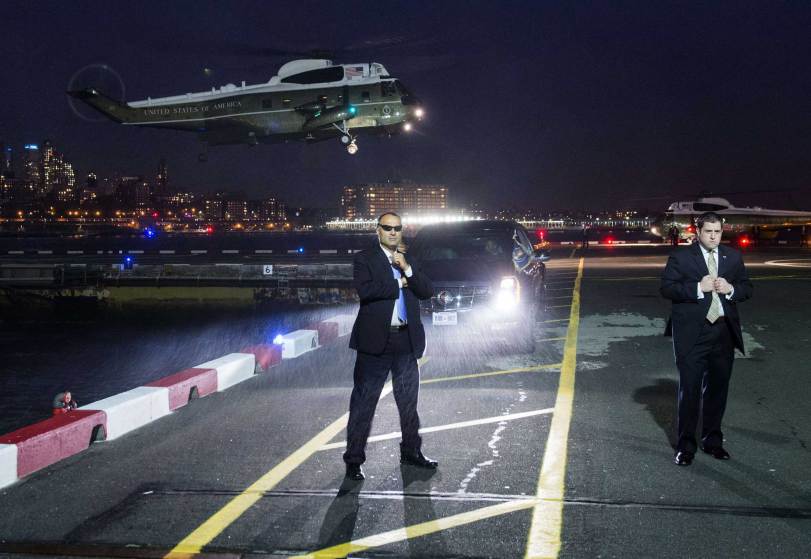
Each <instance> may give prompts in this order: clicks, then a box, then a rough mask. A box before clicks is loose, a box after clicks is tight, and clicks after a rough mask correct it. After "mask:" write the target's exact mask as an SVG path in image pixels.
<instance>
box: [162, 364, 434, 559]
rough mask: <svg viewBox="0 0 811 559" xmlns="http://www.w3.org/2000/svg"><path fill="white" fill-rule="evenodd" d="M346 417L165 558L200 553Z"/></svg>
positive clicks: (332, 435)
mask: <svg viewBox="0 0 811 559" xmlns="http://www.w3.org/2000/svg"><path fill="white" fill-rule="evenodd" d="M428 359H429V358H428V357H423V358H422V359H420V360H419V361H418V363H419V364H420V365H424V364H425V363H427V361H428ZM391 391H392V384H391V381H389V382H387V383H386V384H385V385H384V386H383V390H382V392H381V393H380V399H381V400H382V399H383V398H384V397H385V396H386V395H388V394H389V393H391ZM348 419H349V412H347V413H345V414H343V415H342V416H341V417H339V418H338V419H336V420H335V421H333V422H332V423H330V424H329V425H327V426H326V427H325V428H324V429H323V430H322V431H321V432H320V433H318V434H317V435H316V436H314V437H313V438H312V439H310V440H309V441H307V442H306V443H305V444H304V445H303V446H301V447H300V448H299V449H298V450H296V451H295V452H293V454H291V455H290V456H288V457H287V458H285V459H284V460H282V461H281V462H279V464H277V465H276V466H274V467H273V468H272V469H271V470H270V471H269V472H267V473H266V474H265V475H263V476H262V477H260V478H259V479H258V480H256V481H255V482H254V483H253V484H252V485H251V486H250V487H248V488H247V489H245V491H243V492H242V493H240V494H239V495H237V496H236V497H234V498H233V499H231V500H230V501H229V502H228V503H227V504H226V505H225V506H224V507H222V508H221V509H220V510H218V511H217V512H215V513H214V514H213V515H211V516H210V517H209V518H208V520H206V521H205V522H203V523H202V524H201V525H200V526H198V527H197V528H196V529H195V530H194V531H193V532H192V533H191V534H189V535H188V536H186V537H185V538H183V540H181V541H180V543H178V544H177V545H176V546H175V547H174V548H173V549H172V550H171V551H170V552H169V553H167V554H166V555H165V558H166V559H181V558H190V557H194V556H195V555H197V554H198V553H200V552H201V551H202V549H203V547H205V546H206V545H208V544H209V543H211V541H212V540H213V539H214V538H216V537H217V536H219V535H220V534H221V533H222V532H223V530H225V529H226V528H228V526H230V525H231V524H233V523H234V522H235V521H236V520H237V519H238V518H239V517H240V516H242V515H243V514H244V513H245V512H246V511H247V510H248V509H249V508H251V507H252V506H253V505H254V504H255V503H256V502H257V501H259V499H261V498H262V497H263V496H264V493H265V492H266V491H270V490H271V489H273V488H274V487H276V485H278V484H279V482H281V481H282V480H283V479H284V478H285V477H287V476H288V475H289V474H290V472H292V471H293V470H295V469H296V468H298V467H299V466H300V465H301V464H303V463H304V462H305V461H306V460H307V459H308V458H309V457H310V456H312V455H313V454H314V453H316V452H318V449H319V448H321V447H322V446H323V445H325V444H327V443H328V442H329V441H331V440H332V439H333V438H335V436H336V435H337V434H338V433H340V432H341V431H342V430H343V429H344V428H346V422H347V420H348Z"/></svg>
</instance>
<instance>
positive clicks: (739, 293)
mask: <svg viewBox="0 0 811 559" xmlns="http://www.w3.org/2000/svg"><path fill="white" fill-rule="evenodd" d="M717 258H718V276H719V277H722V278H724V279H726V280H727V281H728V282H729V283H730V284H731V285H732V287H733V288H734V289H735V291H734V293H733V295H732V298H730V299H727V297H726V295H721V294H719V298H720V299H721V306H722V307H723V309H724V316H726V318H727V320H728V322H729V325H730V328H731V331H732V336H733V338H734V341H735V347H737V348H738V349H740V350H741V352H743V351H744V348H743V336H742V335H741V319H740V317H739V316H738V307H737V304H738V303H740V302H741V301H746V300H747V299H748V298H749V297H751V296H752V282H751V281H749V277H748V276H747V274H746V267H745V266H744V265H743V258H741V253H740V252H738V251H737V250H735V249H734V248H731V247H728V246H725V245H719V246H718V255H717ZM707 274H709V270H708V269H707V263H706V261H705V260H704V255H703V253H702V252H701V247H700V246H699V243H697V242H696V243H694V244H692V245H690V246H687V247H682V248H678V249H676V250H674V251H673V252H672V253H671V254H670V257H669V258H668V260H667V265H666V266H665V271H664V272H663V273H662V282H661V286H660V288H659V291H660V293H661V294H662V296H663V297H665V298H667V299H670V300H671V301H672V303H673V308H672V314H671V316H670V320H669V321H668V324H667V330H666V331H665V335H666V336H667V335H671V334H672V336H673V347H674V350H675V352H676V358H677V359H678V358H679V357H682V356H684V355H686V354H687V352H689V351H690V349H691V348H692V347H693V345H695V343H696V340H698V335H699V333H700V332H701V327H702V326H703V324H704V320H705V318H706V317H707V312H708V311H709V309H710V303H711V302H712V294H711V293H705V294H704V298H703V299H699V298H698V287H697V284H698V283H699V282H700V281H701V278H703V277H704V276H706V275H707Z"/></svg>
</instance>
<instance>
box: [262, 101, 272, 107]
mask: <svg viewBox="0 0 811 559" xmlns="http://www.w3.org/2000/svg"><path fill="white" fill-rule="evenodd" d="M262 108H263V109H272V108H273V99H262Z"/></svg>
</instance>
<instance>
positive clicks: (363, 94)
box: [360, 91, 371, 103]
mask: <svg viewBox="0 0 811 559" xmlns="http://www.w3.org/2000/svg"><path fill="white" fill-rule="evenodd" d="M360 95H361V98H362V99H363V102H364V103H368V102H369V101H370V100H371V98H370V97H369V92H368V91H362V92H361V94H360Z"/></svg>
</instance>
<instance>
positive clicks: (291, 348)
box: [274, 330, 318, 359]
mask: <svg viewBox="0 0 811 559" xmlns="http://www.w3.org/2000/svg"><path fill="white" fill-rule="evenodd" d="M274 341H276V342H281V346H282V359H295V358H296V357H299V356H301V355H304V354H305V353H307V352H308V351H312V350H314V349H316V348H318V330H295V331H293V332H290V333H289V334H284V335H282V336H279V338H278V339H277V340H274Z"/></svg>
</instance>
